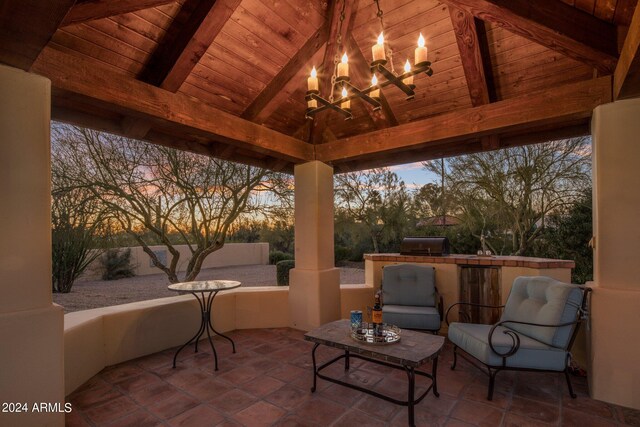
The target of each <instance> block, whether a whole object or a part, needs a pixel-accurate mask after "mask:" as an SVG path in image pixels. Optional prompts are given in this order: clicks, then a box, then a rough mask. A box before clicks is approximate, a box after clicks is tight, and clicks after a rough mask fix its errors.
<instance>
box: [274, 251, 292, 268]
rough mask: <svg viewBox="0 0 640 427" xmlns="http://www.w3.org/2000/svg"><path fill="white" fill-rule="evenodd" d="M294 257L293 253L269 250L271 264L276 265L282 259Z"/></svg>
mask: <svg viewBox="0 0 640 427" xmlns="http://www.w3.org/2000/svg"><path fill="white" fill-rule="evenodd" d="M290 259H293V254H290V253H287V252H281V251H271V252H269V264H271V265H275V264H278V262H280V261H284V260H290Z"/></svg>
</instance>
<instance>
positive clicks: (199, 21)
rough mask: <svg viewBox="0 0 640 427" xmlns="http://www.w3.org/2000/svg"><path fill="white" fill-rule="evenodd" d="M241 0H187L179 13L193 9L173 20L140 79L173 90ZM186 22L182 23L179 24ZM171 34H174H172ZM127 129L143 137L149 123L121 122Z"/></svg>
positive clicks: (177, 86)
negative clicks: (180, 17)
mask: <svg viewBox="0 0 640 427" xmlns="http://www.w3.org/2000/svg"><path fill="white" fill-rule="evenodd" d="M240 1H241V0H217V1H216V0H187V2H185V4H184V5H183V7H182V9H181V12H180V13H186V12H184V11H185V10H191V8H192V7H193V11H192V12H191V13H190V14H189V15H188V16H184V19H174V20H173V23H172V25H171V27H170V28H169V30H168V31H167V37H166V38H165V40H164V41H163V42H162V43H161V44H160V45H159V46H158V48H157V49H156V50H155V51H154V53H153V55H152V56H151V59H150V60H149V63H148V64H147V66H146V67H145V69H144V70H143V71H142V72H141V76H140V79H141V80H143V81H145V82H147V83H150V84H153V85H155V86H159V87H161V88H163V89H166V90H168V91H170V92H177V91H178V90H179V89H180V86H182V84H183V83H184V81H185V80H186V79H187V77H188V76H189V74H190V73H191V71H192V70H193V69H194V67H195V66H196V65H197V64H198V62H200V59H201V58H202V56H203V55H204V54H205V52H206V51H207V49H209V46H210V45H211V43H213V40H215V38H216V36H217V35H218V33H219V32H220V31H221V30H222V27H223V26H224V24H225V23H226V22H227V20H228V19H229V17H231V15H232V14H233V12H234V11H235V9H236V7H238V5H239V4H240ZM181 21H186V24H181V23H180V22H181ZM173 34H177V35H176V36H175V37H172V35H173ZM122 126H123V127H125V128H129V129H131V130H132V131H133V132H134V133H132V134H131V135H132V136H131V137H132V138H137V139H144V137H145V135H146V134H147V132H148V131H149V130H150V129H151V124H150V123H149V122H140V121H137V120H135V119H127V120H125V121H123V123H122Z"/></svg>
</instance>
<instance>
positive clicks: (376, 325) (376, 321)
mask: <svg viewBox="0 0 640 427" xmlns="http://www.w3.org/2000/svg"><path fill="white" fill-rule="evenodd" d="M371 323H373V335H374V336H377V337H379V336H382V305H381V304H380V291H378V292H376V296H375V304H374V306H373V309H371Z"/></svg>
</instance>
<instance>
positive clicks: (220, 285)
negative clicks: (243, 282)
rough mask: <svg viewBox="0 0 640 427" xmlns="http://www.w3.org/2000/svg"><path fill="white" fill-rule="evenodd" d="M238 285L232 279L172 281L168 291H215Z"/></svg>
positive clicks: (238, 283)
mask: <svg viewBox="0 0 640 427" xmlns="http://www.w3.org/2000/svg"><path fill="white" fill-rule="evenodd" d="M238 287H240V282H236V281H234V280H201V281H196V282H183V283H174V284H172V285H169V286H168V288H169V290H170V291H176V292H217V291H226V290H229V289H234V288H238Z"/></svg>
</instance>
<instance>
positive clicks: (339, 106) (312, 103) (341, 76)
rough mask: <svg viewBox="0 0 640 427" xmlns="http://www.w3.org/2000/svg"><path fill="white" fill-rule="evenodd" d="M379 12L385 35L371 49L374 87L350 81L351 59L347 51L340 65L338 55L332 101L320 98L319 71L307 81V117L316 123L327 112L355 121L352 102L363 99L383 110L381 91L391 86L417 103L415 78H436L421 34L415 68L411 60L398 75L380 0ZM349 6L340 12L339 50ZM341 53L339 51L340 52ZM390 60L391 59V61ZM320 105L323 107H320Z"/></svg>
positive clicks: (313, 71)
mask: <svg viewBox="0 0 640 427" xmlns="http://www.w3.org/2000/svg"><path fill="white" fill-rule="evenodd" d="M374 1H375V3H376V6H377V8H378V13H377V16H378V18H379V19H380V26H381V27H382V29H383V32H381V33H380V35H379V36H378V40H377V43H376V44H374V45H373V47H372V48H371V51H372V56H373V60H372V62H371V64H370V68H371V74H372V77H371V86H369V87H368V88H366V89H358V88H357V87H355V86H354V85H352V84H351V83H350V77H349V57H348V56H347V52H346V51H345V52H344V54H343V55H342V57H341V58H340V61H338V55H336V57H335V58H334V67H333V70H334V71H333V75H332V77H331V92H330V94H329V99H325V98H323V97H321V96H320V87H319V85H318V75H317V71H316V67H315V66H314V67H313V68H312V69H311V74H310V76H309V78H308V79H307V95H306V97H305V99H306V101H307V110H306V114H305V117H306V118H308V119H312V118H313V116H314V115H316V114H317V113H319V112H321V111H325V110H329V109H331V110H334V111H337V112H339V113H341V114H343V115H344V116H345V120H349V119H352V118H353V115H352V114H351V100H352V99H354V98H361V99H362V100H364V101H366V102H368V103H369V104H371V105H372V106H373V109H374V110H378V109H380V107H381V104H380V88H383V87H385V86H389V85H391V84H393V85H395V86H397V87H398V88H399V89H400V90H402V91H403V92H404V93H405V94H406V95H407V100H409V99H413V97H414V96H415V91H414V89H415V88H416V85H414V84H413V76H415V75H416V74H420V73H425V74H426V75H428V76H431V75H432V74H433V70H432V69H431V62H429V61H428V60H427V48H426V46H425V40H424V37H423V36H422V33H420V36H419V37H418V47H416V50H415V54H414V64H413V68H412V67H411V63H410V62H409V59H407V61H406V62H405V64H404V73H402V74H400V75H396V74H395V71H394V69H393V57H392V51H391V49H388V50H386V51H385V41H384V24H383V21H382V10H381V9H380V4H379V3H378V1H379V0H374ZM346 4H347V0H344V1H343V2H342V10H341V11H340V24H339V28H338V32H337V34H338V36H337V39H336V45H337V46H338V48H340V47H341V46H342V37H341V35H340V34H341V33H342V22H343V21H344V19H345V15H344V10H345V6H346ZM340 50H341V49H339V50H338V51H340ZM387 56H388V57H389V59H388V60H387ZM387 63H390V64H391V70H389V69H387V68H386V67H385V66H386V65H387ZM376 74H379V75H381V77H384V78H385V79H386V80H384V81H379V79H378V77H377V76H376ZM336 90H339V91H340V94H341V97H340V98H338V99H334V93H335V92H336ZM318 104H320V106H318Z"/></svg>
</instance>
